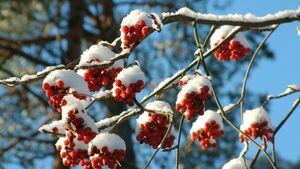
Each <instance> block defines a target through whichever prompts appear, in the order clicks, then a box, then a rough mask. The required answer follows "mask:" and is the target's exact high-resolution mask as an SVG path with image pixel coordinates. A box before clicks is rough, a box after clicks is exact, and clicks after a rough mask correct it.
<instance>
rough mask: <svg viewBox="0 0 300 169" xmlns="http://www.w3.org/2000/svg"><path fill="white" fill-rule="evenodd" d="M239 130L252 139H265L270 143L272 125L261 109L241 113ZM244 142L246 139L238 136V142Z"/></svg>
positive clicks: (266, 114)
mask: <svg viewBox="0 0 300 169" xmlns="http://www.w3.org/2000/svg"><path fill="white" fill-rule="evenodd" d="M241 130H242V131H243V132H245V134H247V135H249V136H251V137H253V138H254V139H256V138H257V137H260V138H261V139H263V138H266V140H267V141H272V135H273V128H272V123H271V120H270V118H269V116H268V113H267V112H266V110H265V109H264V108H263V107H259V108H256V109H252V110H247V111H246V112H245V113H243V123H242V124H241ZM245 140H248V138H247V137H245V136H243V135H240V141H241V142H243V141H245Z"/></svg>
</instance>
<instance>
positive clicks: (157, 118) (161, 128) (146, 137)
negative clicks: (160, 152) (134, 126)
mask: <svg viewBox="0 0 300 169" xmlns="http://www.w3.org/2000/svg"><path fill="white" fill-rule="evenodd" d="M141 116H147V117H142V118H147V121H145V122H143V123H139V124H138V130H139V132H138V134H137V136H136V139H137V141H139V142H140V143H141V144H142V143H145V144H149V145H151V146H152V147H153V148H154V149H157V147H158V146H159V144H160V143H161V141H162V139H163V138H164V136H165V134H166V133H167V130H168V127H169V125H170V120H169V117H168V116H166V115H164V114H159V113H150V112H144V113H143V114H142V115H141ZM174 139H175V136H174V135H172V134H171V135H170V136H168V137H167V139H166V141H165V142H164V144H163V145H162V148H170V147H171V146H172V145H173V142H174Z"/></svg>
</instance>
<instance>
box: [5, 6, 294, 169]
mask: <svg viewBox="0 0 300 169" xmlns="http://www.w3.org/2000/svg"><path fill="white" fill-rule="evenodd" d="M231 2H232V1H222V2H221V1H218V0H213V1H211V0H182V1H178V2H176V3H175V2H174V1H172V0H136V1H135V0H132V1H130V0H129V1H128V0H25V1H23V0H2V1H1V2H0V9H1V10H0V63H1V64H0V77H1V78H5V77H10V76H20V75H24V74H31V73H34V72H36V71H39V70H42V69H43V68H44V67H46V66H50V65H58V64H68V63H70V62H72V61H76V62H78V58H79V57H80V55H81V53H82V51H84V50H85V49H87V48H88V47H89V46H90V45H92V44H95V43H97V42H99V41H102V40H104V41H109V42H112V41H113V40H114V39H115V38H117V37H118V36H119V35H120V32H119V29H120V23H121V21H122V18H123V17H124V16H126V14H127V13H129V12H130V11H131V10H132V9H142V10H146V11H148V12H157V13H161V12H168V11H175V10H176V9H178V8H180V7H183V6H187V7H189V8H191V9H193V10H195V11H199V12H209V11H208V10H207V9H208V6H213V7H214V8H216V9H218V10H222V9H224V8H226V7H228V6H230V3H231ZM208 30H209V27H208V26H205V25H199V31H200V36H201V38H204V37H205V35H206V34H207V32H208ZM261 35H262V33H257V32H251V33H248V34H247V37H248V38H249V41H250V43H251V45H253V46H257V44H258V43H259V40H260V39H261V38H262V36H261ZM195 49H196V45H195V43H194V39H193V32H192V27H191V23H184V24H182V23H178V24H172V25H168V26H165V28H164V29H163V31H162V32H161V33H159V34H158V33H155V34H154V35H153V36H151V37H150V38H148V39H147V40H146V41H145V42H143V43H142V44H141V45H140V46H139V47H138V48H137V49H136V50H135V52H134V54H133V55H132V56H131V58H130V60H131V59H132V60H134V59H137V60H139V61H140V63H141V65H142V68H143V70H144V71H145V74H146V76H147V77H148V82H147V84H148V86H147V89H146V90H145V91H144V92H143V93H142V94H141V95H144V94H148V93H149V92H150V91H151V90H152V89H153V88H154V87H155V86H156V85H157V84H158V83H159V82H160V81H161V80H163V79H164V78H166V77H169V76H171V75H172V74H174V73H175V72H176V71H177V70H179V69H182V68H183V67H184V66H185V65H187V64H188V63H189V62H190V61H191V60H193V59H194V56H193V53H194V51H195ZM261 55H264V57H267V58H270V59H272V58H273V53H272V51H270V50H269V49H268V47H267V46H265V47H264V48H263V49H262V52H261ZM258 58H262V57H258ZM249 59H250V57H248V58H247V59H244V60H243V61H241V62H239V63H238V64H231V63H230V62H229V63H228V62H224V63H221V62H216V61H215V59H214V58H211V59H209V60H208V63H207V64H208V65H210V69H211V71H212V74H213V76H214V78H215V79H216V85H217V87H218V92H219V93H220V94H221V96H222V99H223V100H225V101H227V102H228V101H229V100H232V99H235V98H237V97H238V96H239V93H238V91H239V90H236V89H239V88H240V87H241V82H240V81H236V80H234V79H238V78H241V77H242V75H243V73H244V70H245V68H246V65H247V64H243V63H245V62H247V61H249ZM161 65H163V66H161ZM236 70H241V71H236ZM229 80H230V81H233V82H231V87H228V86H225V87H224V84H225V83H226V82H228V81H229ZM221 86H222V88H221ZM177 92H178V90H177V89H171V90H169V91H168V92H167V93H165V94H164V95H163V96H162V99H164V100H167V101H169V102H170V103H171V104H172V105H173V106H174V104H175V103H174V102H175V98H176V93H177ZM263 96H264V94H263V93H262V94H261V95H257V94H255V95H254V94H252V93H251V91H248V93H247V103H248V104H247V106H251V105H252V104H255V103H260V102H261V100H260V99H257V98H263ZM208 108H213V109H216V108H215V107H212V103H209V104H208ZM125 109H126V105H123V104H119V103H117V104H116V103H115V102H114V101H112V100H108V101H105V102H98V103H97V104H95V105H94V106H93V107H91V108H90V110H89V112H90V113H91V114H92V115H93V117H94V118H95V119H97V120H100V119H102V118H104V117H110V116H113V115H116V114H119V113H120V112H121V111H123V110H125ZM0 112H1V118H0V130H1V131H0V137H1V139H0V161H1V164H0V167H2V168H12V167H16V166H18V168H36V167H37V163H38V161H41V160H42V161H43V166H48V167H49V166H51V167H50V168H54V169H63V168H67V167H64V166H63V165H62V161H61V159H60V157H59V154H58V153H57V152H56V151H55V148H54V144H55V142H56V138H52V137H49V136H46V135H44V134H40V133H39V132H38V131H37V129H38V128H39V126H40V125H41V124H42V123H44V122H46V121H49V120H52V119H55V118H58V117H57V116H58V113H56V112H55V111H54V110H53V109H51V108H50V107H49V106H48V103H47V99H46V96H45V94H44V92H43V91H42V90H41V81H38V82H34V83H31V84H27V85H19V86H18V87H14V88H9V87H4V86H0ZM231 118H232V120H237V121H238V118H237V117H235V118H234V117H233V116H232V117H231ZM178 123H179V116H178V115H177V116H175V127H178ZM135 125H136V124H135V120H134V119H132V120H130V121H126V122H124V123H122V125H120V126H119V127H118V128H117V130H116V131H114V132H116V133H118V134H119V135H120V136H121V137H122V138H123V139H124V140H125V141H126V144H127V155H126V159H125V160H126V162H128V163H131V164H134V165H135V166H137V167H138V168H140V167H142V166H143V165H144V164H145V161H146V160H148V159H149V157H150V155H151V153H152V149H151V148H147V150H148V151H140V150H144V148H146V147H147V146H145V145H139V143H138V142H137V141H135V134H134V130H135V129H134V128H135ZM190 126H191V122H189V123H185V124H184V126H183V140H184V138H185V137H189V136H188V133H189V128H190ZM225 130H226V132H225V133H226V135H225V136H224V137H223V139H222V140H220V143H219V147H218V148H217V149H214V150H209V151H207V152H202V151H201V150H200V146H199V145H198V144H189V142H188V141H182V145H181V147H182V148H181V151H182V153H181V165H182V166H183V167H184V168H220V166H221V165H222V164H224V162H225V161H227V160H228V159H230V158H232V157H233V156H236V155H237V153H238V149H237V148H238V142H237V140H238V135H237V133H235V132H230V131H231V129H230V128H226V129H225ZM168 153H170V154H171V155H170V154H168ZM173 159H174V152H165V153H160V154H159V155H158V157H157V158H156V160H155V161H154V163H153V164H151V168H152V167H153V168H155V167H156V168H171V167H172V166H174V164H173V161H174V160H173ZM200 162H201V163H200ZM259 164H262V165H263V164H264V161H263V159H262V160H261V161H260V163H259ZM257 166H258V164H257ZM290 166H291V169H292V168H293V167H294V168H295V167H296V166H293V165H292V164H290ZM123 168H133V167H132V166H130V165H128V166H123Z"/></svg>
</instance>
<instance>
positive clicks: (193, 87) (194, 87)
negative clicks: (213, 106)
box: [176, 76, 211, 103]
mask: <svg viewBox="0 0 300 169" xmlns="http://www.w3.org/2000/svg"><path fill="white" fill-rule="evenodd" d="M204 86H208V87H209V92H208V93H209V94H211V82H210V81H209V80H208V79H207V78H206V77H204V76H197V77H195V78H193V79H191V80H189V81H188V82H187V84H186V85H185V86H183V87H182V89H181V90H180V92H179V93H178V95H177V101H176V103H179V102H181V100H182V99H184V97H185V94H187V93H191V92H196V93H200V91H199V89H200V88H202V87H204Z"/></svg>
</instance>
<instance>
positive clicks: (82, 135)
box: [67, 109, 97, 144]
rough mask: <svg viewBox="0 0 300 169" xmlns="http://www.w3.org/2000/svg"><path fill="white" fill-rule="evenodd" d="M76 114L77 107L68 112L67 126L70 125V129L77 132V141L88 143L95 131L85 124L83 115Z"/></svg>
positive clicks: (94, 135)
mask: <svg viewBox="0 0 300 169" xmlns="http://www.w3.org/2000/svg"><path fill="white" fill-rule="evenodd" d="M77 114H78V110H77V109H74V110H71V111H69V112H68V120H67V123H68V126H71V127H72V129H71V130H74V131H75V132H76V133H77V135H78V136H77V139H78V140H79V141H82V142H83V143H85V144H88V143H89V142H90V141H91V140H92V139H93V138H95V137H96V135H97V133H96V132H95V131H93V130H92V128H91V127H89V126H88V125H86V124H85V121H84V119H83V117H80V116H78V115H77ZM82 115H84V114H82Z"/></svg>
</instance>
